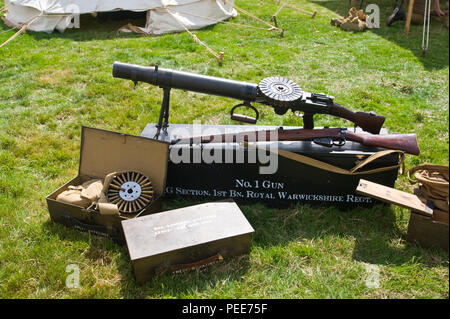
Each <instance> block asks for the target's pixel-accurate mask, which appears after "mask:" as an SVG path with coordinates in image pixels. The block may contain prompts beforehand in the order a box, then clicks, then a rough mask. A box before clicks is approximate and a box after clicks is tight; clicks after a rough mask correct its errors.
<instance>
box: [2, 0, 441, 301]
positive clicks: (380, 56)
mask: <svg viewBox="0 0 450 319" xmlns="http://www.w3.org/2000/svg"><path fill="white" fill-rule="evenodd" d="M376 2H377V3H378V4H380V7H381V16H382V17H381V21H382V27H381V28H380V29H378V30H368V31H366V32H363V33H348V32H344V31H341V30H340V29H337V28H335V27H332V26H330V23H329V22H330V19H331V18H332V17H335V16H336V15H337V14H344V13H345V11H346V10H348V2H347V1H338V0H335V1H331V0H330V1H321V0H320V1H314V2H313V1H311V2H310V1H306V0H299V1H293V0H291V3H296V5H297V6H299V7H302V8H304V9H308V10H311V11H312V10H317V12H318V15H317V17H316V18H315V19H314V20H312V19H310V18H309V17H308V16H306V15H302V14H300V13H298V12H296V11H292V10H287V9H286V10H284V11H283V12H282V13H281V14H280V15H279V19H278V20H279V23H280V26H281V27H282V28H284V29H285V30H286V32H285V37H284V38H280V37H279V35H278V34H277V33H269V32H265V31H258V30H256V31H255V30H250V29H242V28H238V27H234V26H231V25H227V24H218V25H215V26H211V27H208V28H205V29H203V30H199V31H196V32H195V33H196V34H197V35H198V37H199V38H200V39H201V40H203V41H204V42H206V43H207V44H208V45H210V46H211V47H212V48H213V49H215V50H217V51H224V52H225V58H224V62H223V65H222V66H219V65H218V63H217V61H216V60H215V58H214V57H212V56H211V55H209V54H208V53H207V52H206V51H205V49H204V48H202V47H201V46H199V45H197V44H195V43H193V41H192V39H191V38H190V37H189V35H188V34H186V33H177V34H169V35H164V36H159V37H140V36H137V35H117V33H116V30H117V28H118V27H119V26H121V25H123V24H125V23H124V22H123V21H122V22H108V23H105V24H101V23H99V22H97V21H96V20H95V19H93V18H91V17H85V16H83V17H82V19H81V29H80V30H68V31H66V32H65V33H63V34H59V33H57V32H55V33H53V34H45V33H33V32H27V33H26V34H25V35H21V36H20V37H19V38H18V39H16V40H14V41H13V42H11V43H9V44H8V45H7V46H6V47H4V48H1V49H0V297H3V298H19V297H24V298H77V297H81V298H91V297H92V298H140V297H148V298H187V297H192V298H208V297H212V298H228V297H229V298H244V297H249V298H448V296H449V295H448V291H449V259H448V253H445V252H442V251H439V250H435V249H423V248H421V247H419V246H416V245H413V244H410V243H407V242H406V241H405V235H406V230H407V224H408V220H409V212H408V211H407V210H405V209H401V208H398V207H394V206H390V207H389V206H387V207H385V206H377V207H374V208H373V209H355V210H352V211H347V212H341V211H338V210H337V209H335V208H332V207H309V206H300V205H299V206H296V207H293V208H291V209H284V210H274V209H269V208H266V207H264V206H262V205H259V204H255V205H248V206H243V207H242V210H243V212H244V214H245V215H246V217H247V218H248V220H249V221H250V223H251V224H252V225H253V227H254V228H255V230H256V232H255V236H254V241H253V246H252V249H251V252H250V254H249V255H248V256H244V257H240V258H234V259H231V260H229V261H226V262H224V263H221V264H218V265H215V266H213V267H212V268H210V269H208V270H206V271H205V272H192V273H188V274H186V275H183V276H180V275H163V276H160V277H157V278H155V279H153V280H152V281H150V282H149V283H147V284H146V285H144V286H137V285H136V284H135V282H134V279H133V272H132V268H131V263H130V261H129V257H128V253H127V250H126V248H125V247H122V246H118V245H116V244H114V243H113V242H111V241H110V240H107V239H103V238H98V237H95V236H92V237H91V236H89V235H88V234H85V233H80V232H77V231H75V230H73V229H68V228H65V227H64V226H61V225H57V224H55V223H53V222H51V221H50V218H49V214H48V211H47V207H46V203H45V196H46V195H47V194H49V193H51V192H52V191H53V190H55V189H56V188H57V187H59V186H60V185H62V184H63V183H64V182H66V181H67V180H69V179H70V178H72V177H74V176H75V175H76V174H77V171H78V159H79V157H78V155H79V147H80V131H81V126H82V125H87V126H93V127H98V128H104V129H111V130H114V131H121V132H125V133H129V134H136V135H139V134H140V132H141V131H142V129H143V128H144V127H145V125H146V124H147V123H151V122H155V121H156V120H157V116H158V105H159V104H160V101H161V99H162V91H161V90H160V89H159V88H156V87H152V86H149V85H145V84H141V85H139V86H138V87H137V88H136V89H135V90H132V83H130V82H128V81H123V80H117V79H114V78H113V77H112V76H111V69H112V63H113V62H114V61H116V60H117V61H122V62H130V63H136V64H143V65H148V64H150V63H159V65H160V66H162V67H166V68H173V69H177V70H185V71H192V72H198V73H202V74H208V75H214V76H221V77H226V78H231V79H235V80H244V81H249V82H255V83H258V82H259V81H260V80H261V79H262V78H264V77H267V76H271V75H280V76H284V77H287V78H290V79H292V80H293V81H295V82H297V83H299V84H300V86H302V87H303V88H304V89H305V90H308V91H316V92H324V93H328V94H331V95H333V96H335V97H336V101H337V102H338V103H340V104H343V105H345V106H347V107H348V108H350V109H352V110H365V111H369V110H373V111H375V112H376V113H378V114H382V115H385V116H386V118H387V120H386V123H385V127H386V128H387V129H388V130H389V131H390V132H393V133H417V135H418V140H419V144H420V146H421V151H422V152H421V155H420V156H418V157H413V156H407V160H406V166H407V167H411V166H413V165H416V164H419V163H423V162H430V163H435V164H443V165H448V163H449V148H448V147H449V137H448V128H449V127H448V123H449V111H448V105H449V104H448V99H449V78H448V76H449V66H448V59H449V54H448V52H449V42H448V41H449V40H448V29H446V28H445V27H443V26H442V25H440V24H439V23H437V22H433V23H432V27H431V37H430V49H429V51H428V52H427V55H426V57H425V58H422V57H421V35H422V28H421V27H419V26H412V29H411V32H410V35H409V37H408V38H407V37H405V36H404V34H403V23H401V22H398V23H396V24H394V25H393V26H392V27H391V28H387V27H385V26H384V23H383V22H384V19H385V18H386V17H387V15H388V14H389V13H390V12H391V11H392V9H393V8H392V2H393V1H388V0H383V1H376ZM262 4H263V3H262V2H260V1H250V0H245V1H244V0H242V1H239V5H240V7H242V8H245V9H247V10H249V11H251V12H253V13H254V14H256V15H257V16H259V17H261V18H263V19H265V20H266V21H269V19H270V17H271V15H272V14H273V13H274V12H275V11H276V9H277V5H276V4H274V3H271V2H270V1H269V0H266V1H265V2H264V4H265V5H262ZM233 21H235V22H237V23H244V24H245V23H248V24H253V25H257V24H255V22H253V21H252V20H251V19H249V18H247V17H245V16H242V15H240V16H238V17H236V18H235V19H233ZM8 29H9V28H8V27H7V26H6V25H4V24H3V23H0V42H3V41H5V40H6V39H8V38H9V37H10V36H11V35H12V34H14V31H7V30H8ZM235 102H236V101H233V100H230V99H226V98H220V97H214V96H208V95H201V94H196V93H192V92H182V91H177V90H175V91H173V92H172V97H171V104H172V108H171V109H172V112H171V121H172V122H173V123H192V122H193V121H194V120H201V121H202V122H203V123H207V124H232V121H231V120H230V119H229V117H228V112H229V110H230V108H231V106H232V105H233V103H235ZM259 110H260V112H261V120H260V122H259V124H262V125H264V124H266V125H269V124H270V125H296V124H297V123H298V119H297V118H296V117H295V116H293V115H285V116H277V115H275V114H274V112H273V110H272V109H271V108H268V107H263V106H260V107H259ZM317 118H318V120H317V125H318V126H324V125H329V126H346V125H348V123H346V122H345V121H343V120H340V119H337V118H331V117H327V116H318V117H317ZM397 188H399V189H403V190H409V191H411V190H412V187H411V186H409V185H408V182H407V180H406V178H405V177H404V176H401V177H399V179H398V182H397ZM189 204H192V202H191V201H186V200H178V201H176V202H167V203H165V208H171V207H180V206H185V205H189ZM69 264H77V265H78V266H79V267H80V276H81V281H80V285H81V287H80V288H79V289H69V288H66V287H65V280H66V276H67V275H68V274H67V273H66V272H65V269H66V266H67V265H69ZM368 265H377V266H378V267H379V272H380V287H379V288H368V287H367V286H366V279H367V276H368V272H367V267H368Z"/></svg>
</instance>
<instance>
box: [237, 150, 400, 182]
mask: <svg viewBox="0 0 450 319" xmlns="http://www.w3.org/2000/svg"><path fill="white" fill-rule="evenodd" d="M243 145H244V147H246V148H254V149H264V150H266V151H270V152H272V153H275V154H278V155H280V156H283V157H285V158H288V159H290V160H293V161H296V162H299V163H302V164H306V165H309V166H313V167H316V168H319V169H321V170H325V171H329V172H332V173H336V174H341V175H368V174H375V173H379V172H384V171H389V170H393V169H397V168H400V174H403V172H404V165H405V163H404V159H405V153H404V152H403V151H400V150H385V151H379V152H376V153H375V154H372V155H370V156H369V157H368V158H366V159H365V160H363V161H361V162H359V163H358V164H357V165H356V166H355V167H353V168H352V169H349V170H347V169H343V168H340V167H337V166H334V165H331V164H328V163H324V162H322V161H319V160H316V159H313V158H311V157H307V156H304V155H300V154H297V153H293V152H289V151H285V150H272V149H271V148H268V149H267V148H260V147H257V146H255V145H250V144H248V143H247V142H243ZM393 153H398V154H399V162H398V164H397V165H393V166H386V167H380V168H375V169H371V170H368V171H362V172H361V171H359V170H360V169H361V168H363V167H364V166H366V165H368V164H369V163H371V162H373V161H375V160H377V159H378V158H381V157H383V156H386V155H389V154H393Z"/></svg>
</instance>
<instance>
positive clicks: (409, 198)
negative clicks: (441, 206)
mask: <svg viewBox="0 0 450 319" xmlns="http://www.w3.org/2000/svg"><path fill="white" fill-rule="evenodd" d="M356 192H357V193H358V194H362V195H366V196H369V197H373V198H376V199H378V200H381V201H384V202H387V203H390V204H395V205H398V206H401V207H404V208H408V209H411V210H413V211H415V212H417V213H419V214H422V215H424V216H427V217H432V216H433V210H432V209H431V208H430V207H428V206H427V205H425V204H424V203H423V202H422V201H421V200H420V199H419V197H417V196H416V195H414V194H410V193H406V192H402V191H400V190H398V189H395V188H391V187H387V186H384V185H381V184H377V183H373V182H369V181H367V180H364V179H360V180H359V183H358V187H357V188H356Z"/></svg>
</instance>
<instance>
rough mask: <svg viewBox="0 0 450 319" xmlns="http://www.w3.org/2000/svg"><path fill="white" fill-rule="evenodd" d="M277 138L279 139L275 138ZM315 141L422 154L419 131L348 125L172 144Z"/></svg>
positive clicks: (201, 138) (208, 137)
mask: <svg viewBox="0 0 450 319" xmlns="http://www.w3.org/2000/svg"><path fill="white" fill-rule="evenodd" d="M273 138H275V139H276V140H273ZM308 140H310V141H314V142H315V143H317V144H320V145H323V146H329V147H332V146H342V145H344V144H345V142H346V141H352V142H357V143H360V144H362V145H365V146H372V147H382V148H386V149H392V150H400V151H403V152H405V153H408V154H412V155H419V153H420V150H419V145H418V144H417V136H416V134H370V133H354V132H352V131H350V130H347V129H346V128H323V129H283V128H279V129H277V130H262V131H249V132H240V133H231V134H217V135H204V136H196V137H188V138H181V139H177V140H173V141H172V142H171V143H172V144H187V143H188V144H190V143H227V142H228V143H239V142H261V141H264V142H276V141H308Z"/></svg>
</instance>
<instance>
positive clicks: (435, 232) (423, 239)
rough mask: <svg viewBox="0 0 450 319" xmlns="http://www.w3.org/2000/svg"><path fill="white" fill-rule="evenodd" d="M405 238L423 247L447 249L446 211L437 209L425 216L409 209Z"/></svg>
mask: <svg viewBox="0 0 450 319" xmlns="http://www.w3.org/2000/svg"><path fill="white" fill-rule="evenodd" d="M406 239H407V240H408V241H410V242H415V243H418V244H419V245H421V246H423V247H436V248H441V249H444V250H446V251H448V242H449V234H448V213H444V212H442V213H439V211H438V212H434V213H433V217H427V216H423V215H420V214H418V213H415V212H413V211H411V217H410V220H409V225H408V233H407V235H406Z"/></svg>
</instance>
